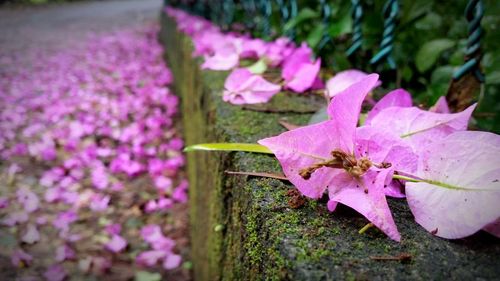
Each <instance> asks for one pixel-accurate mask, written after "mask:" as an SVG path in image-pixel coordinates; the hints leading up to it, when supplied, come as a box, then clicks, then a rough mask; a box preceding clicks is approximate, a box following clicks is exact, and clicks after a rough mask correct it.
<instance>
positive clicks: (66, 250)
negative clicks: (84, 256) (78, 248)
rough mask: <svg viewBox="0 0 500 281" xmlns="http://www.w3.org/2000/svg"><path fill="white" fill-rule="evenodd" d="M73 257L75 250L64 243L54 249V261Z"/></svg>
mask: <svg viewBox="0 0 500 281" xmlns="http://www.w3.org/2000/svg"><path fill="white" fill-rule="evenodd" d="M73 258H75V251H74V250H73V249H71V248H70V247H69V246H68V245H66V244H64V245H61V246H59V247H57V249H56V261H57V262H63V261H65V260H70V259H73Z"/></svg>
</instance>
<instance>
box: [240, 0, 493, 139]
mask: <svg viewBox="0 0 500 281" xmlns="http://www.w3.org/2000/svg"><path fill="white" fill-rule="evenodd" d="M272 2H273V13H272V16H271V19H270V21H271V23H272V28H271V37H267V39H271V38H276V37H279V36H282V34H285V33H286V32H288V31H290V30H293V31H294V33H293V34H294V37H293V40H294V41H296V42H298V43H299V42H303V41H305V42H308V43H309V44H310V45H311V46H312V47H313V48H314V49H315V51H316V52H318V49H319V48H318V44H319V43H320V41H321V37H322V36H323V35H324V33H325V32H327V33H328V34H329V35H330V36H331V37H332V38H333V42H331V41H330V42H329V43H328V44H326V45H325V46H324V47H323V48H322V49H321V51H319V52H318V54H317V55H318V56H321V58H322V61H323V65H324V66H325V67H326V69H327V71H332V72H338V71H341V70H345V69H348V68H358V69H361V70H364V71H367V72H379V73H381V74H382V80H383V82H384V84H383V89H382V91H381V93H379V94H383V93H385V92H387V91H388V90H389V89H394V88H398V87H402V88H405V89H407V90H408V91H409V92H411V93H412V95H413V97H414V98H415V99H416V102H417V103H418V104H422V105H424V106H431V105H432V104H434V103H435V102H436V100H437V99H438V98H439V97H440V96H442V95H446V93H447V90H448V86H449V84H450V81H451V78H452V73H453V71H454V70H456V69H457V68H458V67H459V66H460V65H462V64H463V63H464V53H465V46H466V39H467V35H468V34H467V21H466V19H465V16H464V9H465V6H466V4H467V0H457V1H430V0H415V1H400V13H399V21H398V23H397V27H396V35H395V40H394V50H393V57H394V59H395V61H396V64H397V70H395V71H391V70H389V68H388V66H387V65H383V64H381V65H377V66H371V65H370V64H369V61H370V59H371V58H372V56H373V55H374V54H375V53H376V52H377V51H378V50H379V45H380V41H381V39H382V33H383V31H384V29H383V15H382V9H383V5H384V3H385V1H384V0H368V1H362V5H363V19H362V33H363V45H362V49H361V50H359V51H357V52H356V53H355V54H354V55H353V56H352V58H350V59H348V58H347V56H346V53H345V52H346V51H347V49H348V48H349V47H350V45H351V43H352V42H351V37H352V17H351V1H326V2H327V3H330V5H331V17H330V19H329V24H328V25H325V24H324V21H323V19H322V16H321V6H320V2H321V1H298V15H297V16H296V17H295V18H292V19H290V20H289V21H288V22H286V23H285V24H283V23H282V21H281V19H280V16H281V13H280V9H279V7H278V5H277V4H276V1H272ZM285 2H286V1H285ZM484 5H485V15H484V18H483V21H482V26H483V28H484V30H485V32H486V33H485V36H484V37H483V39H482V50H483V54H484V55H483V58H482V61H481V65H482V67H483V72H484V73H485V75H486V83H485V85H484V88H483V91H482V93H481V94H479V95H478V96H479V98H478V99H479V108H478V110H477V111H476V114H475V116H474V117H475V120H476V121H477V124H476V126H478V127H479V128H481V129H484V130H491V131H494V132H496V133H499V132H500V122H499V121H500V118H499V117H500V116H499V115H498V114H497V112H498V111H499V109H500V103H498V100H500V40H499V38H500V31H499V26H500V16H499V15H500V5H498V3H497V1H495V0H486V1H484ZM242 15H243V11H242V10H241V9H240V11H237V12H236V17H235V19H236V20H237V21H238V20H239V19H243V17H242ZM246 19H247V20H248V18H246ZM253 20H254V23H255V24H254V26H255V27H256V28H254V29H253V35H254V36H257V37H259V36H262V34H261V30H260V29H259V21H261V20H262V18H261V17H259V16H256V17H253Z"/></svg>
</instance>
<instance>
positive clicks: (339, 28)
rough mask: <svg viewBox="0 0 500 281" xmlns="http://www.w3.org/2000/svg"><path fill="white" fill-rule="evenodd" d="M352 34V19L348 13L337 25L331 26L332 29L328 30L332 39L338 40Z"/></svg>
mask: <svg viewBox="0 0 500 281" xmlns="http://www.w3.org/2000/svg"><path fill="white" fill-rule="evenodd" d="M351 32H352V18H351V14H350V13H346V14H345V15H344V17H342V18H341V19H340V20H339V21H338V22H336V23H335V24H332V25H330V27H329V28H328V34H329V35H330V36H331V37H332V38H336V37H338V36H341V35H344V34H347V33H351Z"/></svg>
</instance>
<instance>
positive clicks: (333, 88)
mask: <svg viewBox="0 0 500 281" xmlns="http://www.w3.org/2000/svg"><path fill="white" fill-rule="evenodd" d="M367 75H368V74H366V73H364V72H363V71H359V70H356V69H349V70H344V71H341V72H339V73H337V74H336V75H335V76H333V77H332V78H330V79H329V80H328V81H327V82H326V93H327V95H328V96H329V97H334V96H336V95H338V94H339V93H341V92H343V91H344V90H345V89H347V88H348V87H349V86H351V85H352V84H354V83H356V82H359V81H361V80H363V79H364V78H365V77H366V76H367ZM380 84H381V82H380V81H377V83H376V84H375V86H374V88H375V87H378V86H380Z"/></svg>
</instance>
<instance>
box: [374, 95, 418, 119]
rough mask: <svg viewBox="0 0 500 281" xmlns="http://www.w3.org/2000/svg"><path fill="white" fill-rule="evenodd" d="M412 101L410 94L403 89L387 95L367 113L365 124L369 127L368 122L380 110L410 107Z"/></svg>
mask: <svg viewBox="0 0 500 281" xmlns="http://www.w3.org/2000/svg"><path fill="white" fill-rule="evenodd" d="M412 104H413V101H412V99H411V95H410V93H408V92H407V91H405V90H403V89H397V90H394V91H391V92H389V93H387V94H386V95H385V96H384V97H383V98H382V99H380V100H379V101H378V102H377V104H375V106H374V107H373V108H372V110H370V112H368V116H367V117H366V121H365V124H366V125H369V124H370V120H371V119H373V117H375V116H376V115H377V114H378V113H379V112H380V111H381V110H383V109H386V108H389V107H393V106H396V107H411V106H412Z"/></svg>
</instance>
